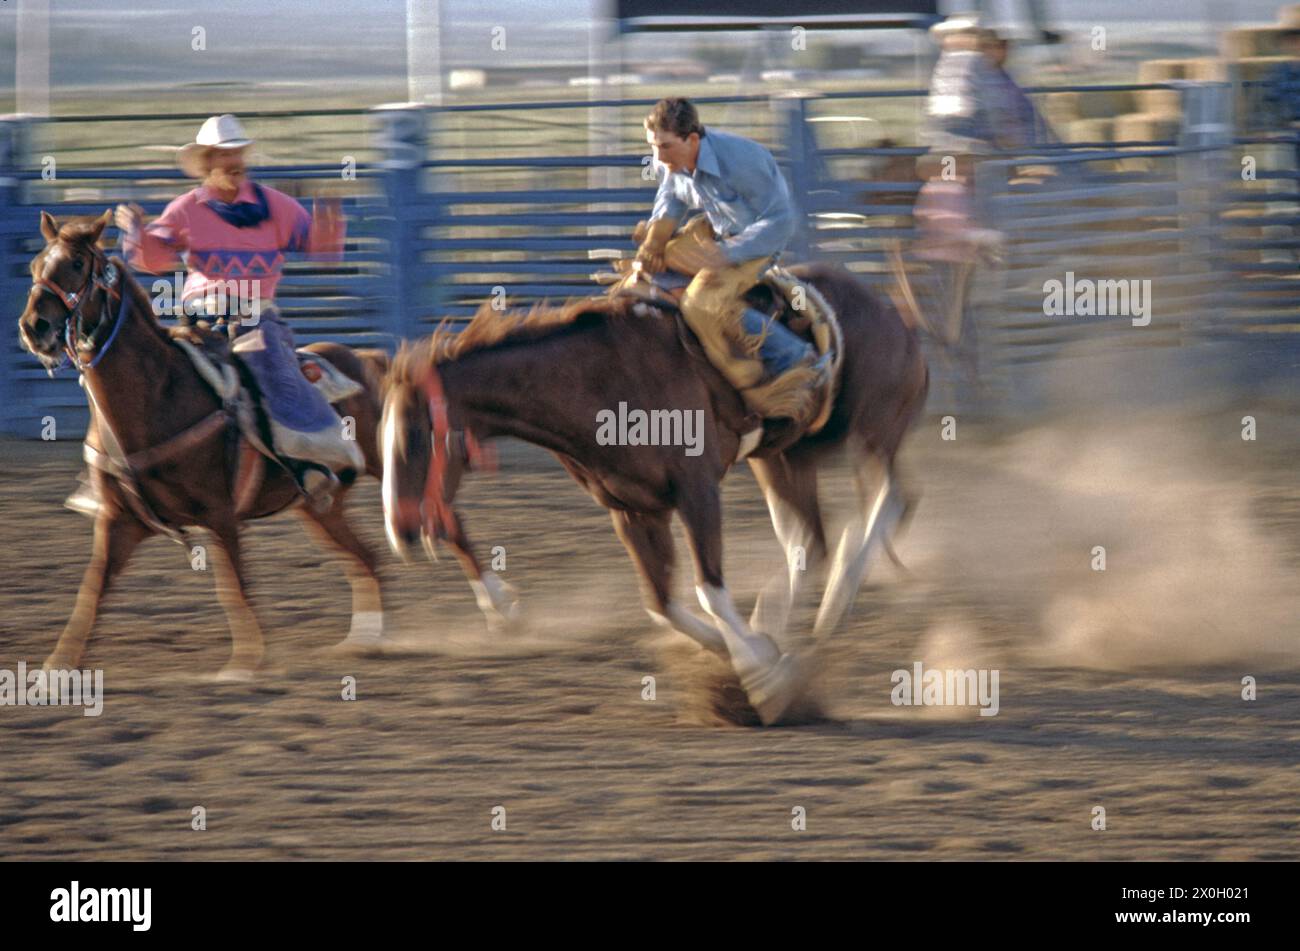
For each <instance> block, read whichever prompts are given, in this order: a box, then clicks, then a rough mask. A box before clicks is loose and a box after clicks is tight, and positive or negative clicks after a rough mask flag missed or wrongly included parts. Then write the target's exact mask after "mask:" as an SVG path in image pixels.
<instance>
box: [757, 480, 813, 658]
mask: <svg viewBox="0 0 1300 951" xmlns="http://www.w3.org/2000/svg"><path fill="white" fill-rule="evenodd" d="M749 465H750V468H751V469H752V470H753V471H754V478H756V479H757V480H758V485H759V488H761V489H762V490H763V497H764V498H765V499H767V508H768V511H769V512H770V513H771V515H772V527H773V529H775V531H776V537H777V540H778V541H779V542H780V543H781V547H782V549H783V550H784V552H785V559H786V572H785V575H784V577H782V576H780V575H778V576H777V577H775V578H773V579H772V580H771V581H769V582H768V583H767V585H765V586H764V588H763V590H762V591H761V592H760V593H759V596H758V601H757V602H756V603H755V604H754V613H753V614H752V615H751V616H750V618H749V623H750V626H751V627H754V628H756V629H758V630H760V631H769V632H771V633H774V634H781V633H784V631H785V629H786V625H787V624H788V623H789V620H790V608H791V606H792V605H793V604H794V602H795V600H796V599H797V598H798V597H799V588H800V585H801V584H802V582H803V579H804V576H805V575H806V574H807V572H808V570H809V569H812V568H815V567H816V565H817V564H819V563H820V562H821V561H822V560H823V559H824V558H825V556H826V535H825V530H824V528H823V526H822V514H821V506H820V504H819V503H818V501H817V469H816V468H815V466H814V464H813V463H812V462H811V461H809V460H790V459H789V458H788V457H779V458H776V459H750V460H749Z"/></svg>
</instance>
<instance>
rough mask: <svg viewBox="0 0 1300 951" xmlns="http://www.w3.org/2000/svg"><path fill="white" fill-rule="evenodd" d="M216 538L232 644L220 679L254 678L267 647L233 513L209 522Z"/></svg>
mask: <svg viewBox="0 0 1300 951" xmlns="http://www.w3.org/2000/svg"><path fill="white" fill-rule="evenodd" d="M208 528H209V529H210V530H211V532H212V534H213V536H214V537H215V538H216V541H217V546H216V548H217V550H216V553H215V554H216V557H215V558H214V559H213V563H214V565H215V567H216V572H215V574H216V580H217V597H218V598H219V599H220V601H221V607H222V608H223V609H225V612H226V620H227V621H228V622H229V623H230V636H231V639H232V641H233V646H232V647H231V651H230V662H229V663H227V664H226V666H225V667H223V668H222V669H221V670H220V672H218V674H217V679H218V680H231V681H248V680H252V679H253V676H254V674H255V673H256V671H257V668H258V667H260V666H261V664H262V654H263V651H264V647H263V641H262V626H261V625H260V624H258V623H257V616H256V615H255V614H253V609H252V607H251V606H250V605H249V603H248V592H247V587H248V586H247V580H246V577H245V574H244V563H243V556H242V554H241V551H240V547H239V523H238V522H237V521H236V520H235V517H234V515H233V513H232V514H231V515H230V517H229V518H228V519H224V520H222V521H220V522H217V523H211V524H209V525H208Z"/></svg>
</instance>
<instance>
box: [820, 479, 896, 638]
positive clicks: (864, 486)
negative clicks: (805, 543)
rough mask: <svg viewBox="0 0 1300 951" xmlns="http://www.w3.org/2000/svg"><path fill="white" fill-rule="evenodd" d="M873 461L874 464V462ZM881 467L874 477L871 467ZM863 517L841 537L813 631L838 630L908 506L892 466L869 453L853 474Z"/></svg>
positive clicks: (826, 631)
mask: <svg viewBox="0 0 1300 951" xmlns="http://www.w3.org/2000/svg"><path fill="white" fill-rule="evenodd" d="M873 462H874V465H873V464H872V463H873ZM873 469H874V470H879V472H878V476H877V477H873V472H872V470H873ZM854 478H855V480H856V481H857V487H858V502H859V504H860V505H861V507H862V511H861V513H860V517H858V518H854V519H851V520H850V521H849V524H848V525H847V526H845V528H844V534H843V535H842V536H841V537H840V543H839V547H838V548H837V549H836V551H835V558H834V560H833V562H832V563H831V569H830V575H829V580H828V582H827V584H826V593H825V594H824V595H823V596H822V603H821V607H820V608H818V610H817V621H816V623H815V625H814V626H813V634H814V635H815V636H817V637H825V636H827V635H829V634H830V633H831V632H833V631H834V630H835V627H836V625H838V624H839V622H840V619H841V618H842V617H843V616H844V612H845V611H847V610H848V608H849V606H850V605H851V604H852V603H853V599H854V598H855V597H856V596H857V593H858V589H859V588H860V587H861V586H862V581H863V579H864V578H866V576H867V570H868V569H869V568H870V567H871V561H872V559H873V558H874V557H875V555H876V552H877V551H878V550H879V549H880V548H882V547H883V546H886V545H887V544H888V543H889V540H890V539H891V538H892V537H893V535H894V532H895V531H896V530H897V529H898V526H899V523H900V521H901V519H902V516H903V512H904V511H905V509H906V508H907V507H908V506H907V504H906V503H905V501H904V497H903V495H902V493H901V491H900V489H899V487H898V482H897V479H896V478H895V477H894V472H893V466H892V465H889V464H882V463H881V462H880V460H879V457H876V456H868V457H866V458H864V459H863V464H862V465H861V466H860V467H859V468H858V470H857V471H856V472H855V473H854Z"/></svg>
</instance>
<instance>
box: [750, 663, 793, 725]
mask: <svg viewBox="0 0 1300 951" xmlns="http://www.w3.org/2000/svg"><path fill="white" fill-rule="evenodd" d="M806 679H807V678H806V676H805V672H804V670H803V669H802V665H801V664H800V663H799V661H798V659H797V658H796V657H795V656H794V655H793V654H782V655H781V656H780V657H778V658H777V660H776V662H775V663H774V664H772V665H771V666H770V667H767V668H764V669H763V670H760V671H757V672H755V673H752V674H749V675H748V676H746V677H744V678H742V680H741V682H740V685H741V687H743V688H744V690H745V694H746V695H747V696H748V697H749V702H750V705H751V706H753V708H754V710H755V711H756V712H757V713H758V718H759V719H760V720H762V721H763V726H771V725H772V724H774V723H777V722H779V721H780V719H781V717H782V716H783V715H784V714H785V713H786V712H787V711H789V709H790V708H791V707H792V706H793V705H794V703H795V701H796V700H798V699H799V695H800V694H801V693H802V692H803V688H804V682H805V680H806Z"/></svg>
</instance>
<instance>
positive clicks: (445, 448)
mask: <svg viewBox="0 0 1300 951" xmlns="http://www.w3.org/2000/svg"><path fill="white" fill-rule="evenodd" d="M416 385H417V386H418V387H419V389H420V392H422V393H423V394H424V398H425V400H426V401H427V402H428V404H429V425H430V427H431V432H430V439H429V442H430V445H429V471H428V474H427V475H426V476H425V480H424V529H425V531H426V532H427V533H428V534H429V537H431V538H440V537H445V535H446V533H447V532H448V531H450V530H451V527H452V526H453V525H454V524H455V516H454V514H453V513H452V511H451V506H450V505H449V504H448V503H447V500H446V499H444V498H443V492H442V487H443V484H444V479H445V478H446V475H447V466H448V463H449V460H450V458H451V452H452V443H453V442H455V443H458V444H459V446H460V447H461V450H462V453H463V455H462V457H461V458H462V459H463V460H464V463H465V464H466V465H467V466H469V468H470V469H479V470H482V471H485V472H495V471H496V469H497V454H496V449H495V447H493V446H491V445H485V444H484V443H481V442H479V441H478V439H476V438H475V436H474V434H473V433H472V432H470V431H469V430H468V429H465V430H460V429H452V428H451V421H450V419H449V417H448V415H447V394H446V392H445V391H444V390H443V387H442V378H441V377H440V376H439V375H438V370H437V369H436V368H435V367H433V366H430V367H429V368H428V370H427V372H426V373H425V374H424V375H423V376H422V377H421V378H420V380H419V381H418V383H417V384H416ZM435 517H436V520H435Z"/></svg>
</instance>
